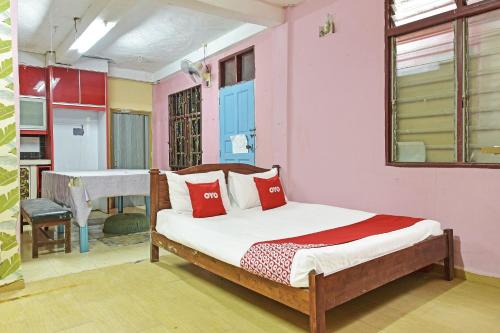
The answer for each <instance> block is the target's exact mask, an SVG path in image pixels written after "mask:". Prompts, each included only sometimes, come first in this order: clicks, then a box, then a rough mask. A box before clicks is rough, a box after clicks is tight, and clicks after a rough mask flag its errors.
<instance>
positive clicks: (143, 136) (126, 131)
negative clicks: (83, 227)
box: [112, 112, 149, 207]
mask: <svg viewBox="0 0 500 333" xmlns="http://www.w3.org/2000/svg"><path fill="white" fill-rule="evenodd" d="M112 126H113V133H112V136H113V138H112V140H113V141H112V143H113V168H114V169H149V116H147V115H142V114H130V113H116V112H113V115H112ZM131 133H133V135H131ZM123 199H124V200H123V202H124V205H123V206H124V207H133V206H142V205H144V196H130V197H125V198H123Z"/></svg>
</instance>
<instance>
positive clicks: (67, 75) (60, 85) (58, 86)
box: [52, 67, 80, 104]
mask: <svg viewBox="0 0 500 333" xmlns="http://www.w3.org/2000/svg"><path fill="white" fill-rule="evenodd" d="M79 81H80V72H79V71H78V70H77V69H72V68H65V67H53V68H52V94H53V97H52V100H53V101H54V102H56V103H58V102H59V103H71V104H79V103H80V82H79Z"/></svg>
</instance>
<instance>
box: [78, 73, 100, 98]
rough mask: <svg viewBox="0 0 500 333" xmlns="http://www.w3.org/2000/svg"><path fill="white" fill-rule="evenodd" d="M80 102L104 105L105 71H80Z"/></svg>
mask: <svg viewBox="0 0 500 333" xmlns="http://www.w3.org/2000/svg"><path fill="white" fill-rule="evenodd" d="M80 103H81V104H91V105H106V73H100V72H91V71H80Z"/></svg>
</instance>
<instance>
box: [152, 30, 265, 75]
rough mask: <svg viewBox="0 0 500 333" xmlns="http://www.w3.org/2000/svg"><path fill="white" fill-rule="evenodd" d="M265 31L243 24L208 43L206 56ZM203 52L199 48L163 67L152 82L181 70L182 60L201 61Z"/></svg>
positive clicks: (202, 49)
mask: <svg viewBox="0 0 500 333" xmlns="http://www.w3.org/2000/svg"><path fill="white" fill-rule="evenodd" d="M265 29H266V27H264V26H261V25H256V24H251V23H245V24H243V25H241V26H240V27H238V28H236V29H234V30H232V31H230V32H228V33H227V34H225V35H223V36H221V37H219V38H217V39H216V40H214V41H212V42H210V43H208V44H207V49H206V56H207V57H210V56H212V55H214V54H217V53H219V52H221V51H222V50H224V49H227V48H228V47H230V46H231V45H234V44H236V43H238V42H240V41H242V40H245V39H247V38H249V37H251V36H253V35H255V34H257V33H259V32H261V31H263V30H265ZM204 51H205V50H204V48H203V47H202V48H199V49H198V50H196V51H194V52H191V53H189V54H187V55H186V56H184V57H182V58H180V59H177V60H176V61H174V62H172V63H170V64H168V65H166V66H165V67H163V68H162V69H160V70H159V71H157V72H155V73H154V74H153V80H154V81H159V80H161V79H164V78H166V77H169V76H170V75H173V74H175V73H177V72H179V71H180V70H181V62H182V60H184V59H187V60H190V61H192V62H197V61H200V60H203V57H204V56H205V53H204Z"/></svg>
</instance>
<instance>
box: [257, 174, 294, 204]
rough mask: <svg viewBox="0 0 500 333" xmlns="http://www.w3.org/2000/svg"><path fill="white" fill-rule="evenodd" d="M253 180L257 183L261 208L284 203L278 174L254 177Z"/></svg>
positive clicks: (283, 193) (283, 194)
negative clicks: (268, 176)
mask: <svg viewBox="0 0 500 333" xmlns="http://www.w3.org/2000/svg"><path fill="white" fill-rule="evenodd" d="M253 180H254V181H255V185H257V191H258V192H259V199H260V204H261V205H262V210H268V209H273V208H276V207H281V206H284V205H286V199H285V191H284V190H283V186H282V185H281V181H280V177H279V176H278V175H276V176H274V177H272V178H269V179H263V178H257V177H254V178H253Z"/></svg>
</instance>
